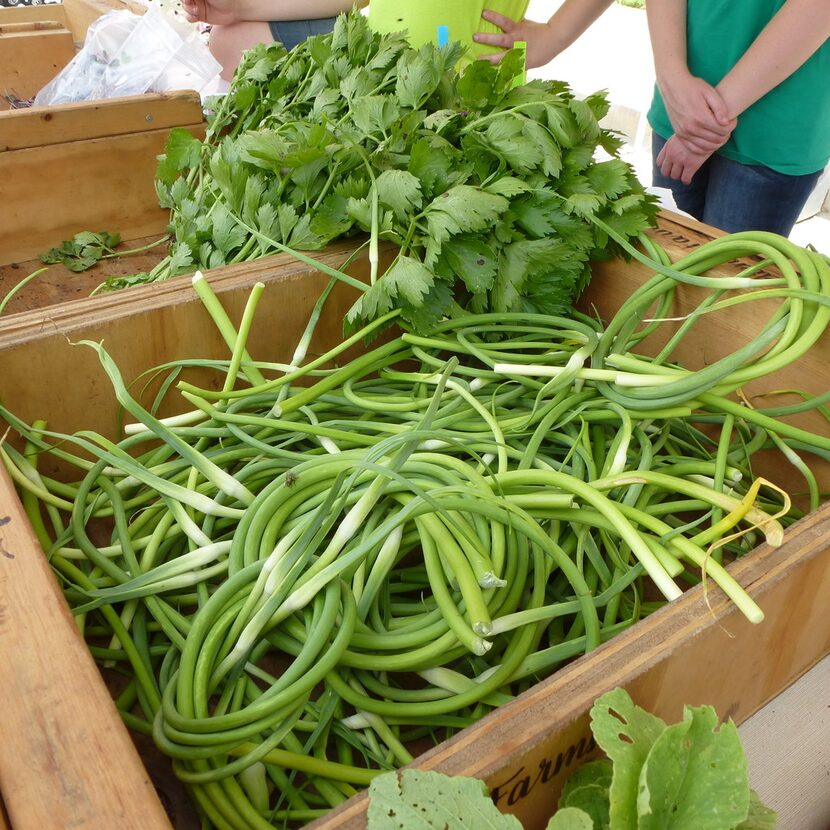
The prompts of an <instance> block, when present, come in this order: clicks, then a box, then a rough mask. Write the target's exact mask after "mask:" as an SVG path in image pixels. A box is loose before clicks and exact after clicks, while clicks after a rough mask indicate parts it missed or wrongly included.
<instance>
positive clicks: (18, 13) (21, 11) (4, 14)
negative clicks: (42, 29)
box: [0, 3, 69, 29]
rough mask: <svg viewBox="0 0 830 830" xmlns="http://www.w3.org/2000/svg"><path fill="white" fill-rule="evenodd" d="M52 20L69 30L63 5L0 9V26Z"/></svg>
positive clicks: (53, 4)
mask: <svg viewBox="0 0 830 830" xmlns="http://www.w3.org/2000/svg"><path fill="white" fill-rule="evenodd" d="M50 20H54V21H56V22H57V23H60V24H61V25H62V26H63V27H64V28H65V29H69V18H68V17H67V16H66V4H65V3H49V4H48V5H42V6H6V7H3V8H0V25H3V26H5V25H6V24H10V23H39V22H44V21H50Z"/></svg>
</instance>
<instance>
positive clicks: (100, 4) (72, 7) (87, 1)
mask: <svg viewBox="0 0 830 830" xmlns="http://www.w3.org/2000/svg"><path fill="white" fill-rule="evenodd" d="M63 5H64V8H65V9H66V17H67V20H68V21H69V28H70V29H71V30H72V34H73V35H74V37H75V40H77V41H79V42H83V40H84V38H85V37H86V31H87V29H88V28H89V27H90V25H91V24H92V23H94V22H95V21H96V20H97V19H98V18H99V17H101V16H102V15H105V14H106V13H107V12H111V11H121V10H124V11H129V12H132V13H133V14H144V12H145V11H146V10H147V9H146V7H145V6H142V5H141V4H140V3H132V2H130V0H63Z"/></svg>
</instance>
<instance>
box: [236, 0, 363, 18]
mask: <svg viewBox="0 0 830 830" xmlns="http://www.w3.org/2000/svg"><path fill="white" fill-rule="evenodd" d="M367 2H368V0H357V2H353V0H303V2H302V3H298V2H297V0H231V2H230V3H229V4H228V5H233V6H235V10H236V13H237V15H238V18H239V20H307V19H313V18H319V17H334V16H335V15H337V14H339V13H340V12H344V11H348V10H349V9H351V8H352V6H353V5H357V6H365V5H366V3H367Z"/></svg>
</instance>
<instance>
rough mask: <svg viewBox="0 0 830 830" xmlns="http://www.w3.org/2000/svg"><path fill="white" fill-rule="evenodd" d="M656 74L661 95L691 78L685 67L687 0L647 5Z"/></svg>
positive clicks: (668, 0) (665, 0) (664, 1)
mask: <svg viewBox="0 0 830 830" xmlns="http://www.w3.org/2000/svg"><path fill="white" fill-rule="evenodd" d="M646 17H647V19H648V32H649V37H650V38H651V51H652V54H653V55H654V73H655V75H656V77H657V85H658V86H659V87H660V89H661V91H664V93H665V90H664V87H670V86H671V85H672V84H674V83H676V82H677V81H678V80H680V79H682V77H683V76H684V75H688V72H689V70H688V66H687V63H686V58H687V54H686V0H658V1H657V2H652V3H648V4H646Z"/></svg>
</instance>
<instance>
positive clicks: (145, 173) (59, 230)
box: [0, 124, 203, 262]
mask: <svg viewBox="0 0 830 830" xmlns="http://www.w3.org/2000/svg"><path fill="white" fill-rule="evenodd" d="M190 129H191V131H192V132H195V133H200V132H201V131H202V130H203V125H202V124H192V125H190ZM168 133H169V131H168V130H165V129H159V130H147V131H145V132H137V133H129V134H126V135H120V136H109V137H105V138H95V139H90V140H86V141H74V142H68V143H66V144H57V145H51V146H46V147H33V148H29V149H23V150H11V151H9V152H6V153H0V201H2V204H4V205H5V206H7V208H8V210H7V213H6V215H5V216H4V222H3V225H2V226H0V258H2V261H3V262H15V261H17V260H27V259H33V258H35V257H37V256H38V255H39V254H41V253H42V252H43V251H45V250H48V249H49V248H51V247H53V246H54V245H57V244H59V243H60V242H61V241H62V240H64V239H68V238H70V237H71V236H73V234H75V233H77V232H79V231H83V230H93V231H101V230H106V231H109V232H118V233H120V234H121V235H122V237H123V238H125V239H130V238H135V237H139V236H150V235H154V234H158V235H161V234H162V233H163V232H164V229H165V227H166V224H167V213H166V212H165V211H163V210H162V209H161V208H160V207H159V206H158V202H157V199H156V196H155V188H154V172H155V167H156V156H157V155H158V154H160V153H162V152H163V151H164V145H165V141H166V140H167V136H168Z"/></svg>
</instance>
